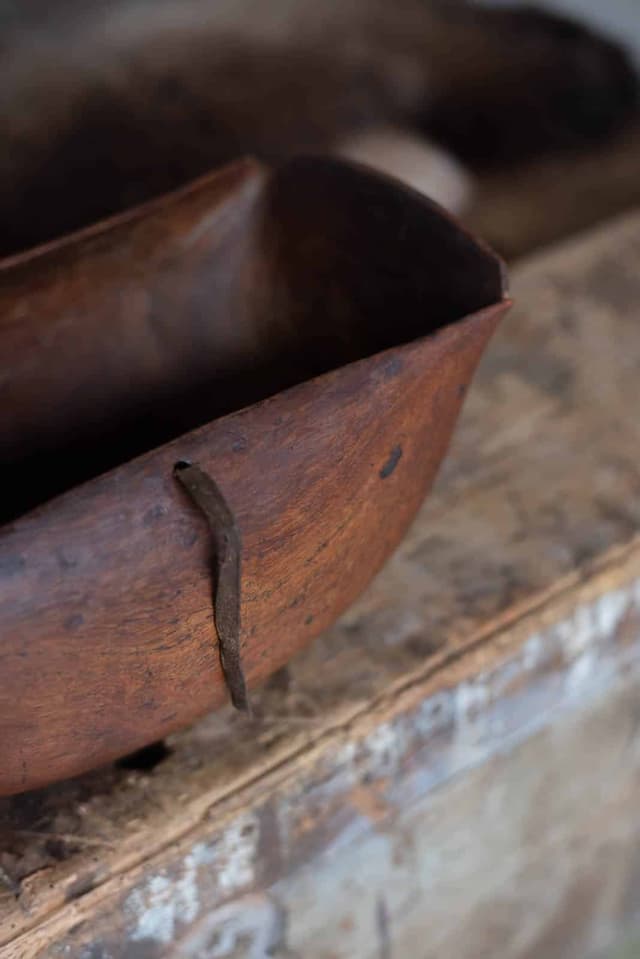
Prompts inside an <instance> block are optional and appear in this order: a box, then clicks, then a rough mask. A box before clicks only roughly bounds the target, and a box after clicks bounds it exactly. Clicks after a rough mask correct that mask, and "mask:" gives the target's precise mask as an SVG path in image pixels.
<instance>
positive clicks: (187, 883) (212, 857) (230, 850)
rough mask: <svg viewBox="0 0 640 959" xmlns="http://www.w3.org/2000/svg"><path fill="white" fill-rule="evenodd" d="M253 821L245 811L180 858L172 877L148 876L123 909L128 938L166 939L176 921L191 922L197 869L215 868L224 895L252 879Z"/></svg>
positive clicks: (196, 895)
mask: <svg viewBox="0 0 640 959" xmlns="http://www.w3.org/2000/svg"><path fill="white" fill-rule="evenodd" d="M258 833H259V828H258V822H257V820H256V819H255V817H254V816H251V815H249V814H247V815H245V816H242V817H240V818H239V819H237V820H235V821H234V822H233V823H232V824H231V825H230V826H229V827H228V828H227V829H225V830H224V832H223V833H222V835H221V836H220V837H218V839H217V840H216V841H215V842H212V843H202V842H201V843H197V844H196V845H195V846H194V847H193V848H192V849H191V850H190V852H189V853H188V854H187V855H186V856H185V857H184V859H183V861H182V868H181V871H180V874H179V876H178V877H177V878H174V879H172V878H170V877H168V876H166V875H165V874H163V873H159V874H157V875H155V876H151V877H150V878H148V879H147V881H146V882H145V883H144V885H142V886H141V887H138V888H137V889H135V890H134V891H133V892H132V893H131V894H130V895H129V896H128V898H127V900H126V903H125V912H126V913H127V915H128V916H129V918H130V922H131V924H132V932H131V939H132V940H133V941H134V942H138V941H140V940H143V939H151V940H154V941H156V942H160V943H170V942H172V941H173V940H174V938H175V933H176V927H177V925H178V924H187V923H192V922H193V921H194V920H195V919H197V918H198V915H199V914H200V911H201V903H200V892H199V887H200V884H199V871H200V870H201V869H203V868H206V869H209V870H210V871H212V872H213V873H214V876H215V883H216V885H217V887H218V889H219V891H220V893H221V894H223V895H228V894H230V893H234V892H238V891H239V890H241V889H243V888H246V887H248V886H250V885H251V884H252V882H253V881H254V878H255V861H256V855H257V844H258V838H259V836H258Z"/></svg>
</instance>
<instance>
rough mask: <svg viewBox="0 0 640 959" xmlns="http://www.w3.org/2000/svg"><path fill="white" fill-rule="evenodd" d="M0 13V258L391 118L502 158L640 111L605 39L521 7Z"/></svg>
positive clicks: (133, 7) (585, 134) (36, 5)
mask: <svg viewBox="0 0 640 959" xmlns="http://www.w3.org/2000/svg"><path fill="white" fill-rule="evenodd" d="M52 6H53V7H55V9H52ZM2 10H3V15H4V21H5V24H6V29H5V30H4V33H3V35H2V38H1V40H0V51H1V56H0V118H1V119H0V223H2V230H1V232H0V255H2V254H7V253H10V252H15V251H17V250H21V249H25V248H28V247H30V246H32V245H34V244H37V243H41V242H43V241H45V240H49V239H52V238H54V237H56V236H58V235H60V234H62V233H65V232H69V231H71V230H74V229H76V228H78V227H80V226H83V225H86V224H88V223H91V222H93V221H96V220H99V219H101V218H103V217H105V216H108V215H110V214H112V213H115V212H119V211H121V210H124V209H126V208H128V207H131V206H133V205H136V204H138V203H140V202H143V201H144V200H147V199H149V198H151V197H154V196H158V195H159V194H162V193H164V192H166V191H168V190H171V189H174V188H176V187H179V186H180V185H182V184H183V183H185V182H187V181H188V180H190V179H192V178H193V177H195V176H198V175H200V174H203V173H205V172H206V171H208V170H210V169H211V168H212V167H214V166H216V165H218V164H220V163H224V162H227V161H229V160H232V159H235V158H236V157H238V156H239V155H242V154H246V153H251V154H254V155H256V156H258V157H260V158H263V159H266V160H268V161H270V162H280V161H282V160H284V159H287V158H289V157H290V156H292V155H294V154H299V153H305V152H310V151H311V152H318V151H332V150H334V149H336V148H338V147H339V145H340V143H341V142H343V140H344V138H345V137H349V136H350V135H351V134H353V133H354V131H356V132H357V131H362V130H365V131H366V130H368V129H371V128H376V127H380V126H381V125H393V126H394V127H396V128H397V127H401V128H403V129H405V130H408V131H411V130H413V131H416V132H420V131H421V132H422V133H427V134H428V135H430V136H434V137H437V138H438V139H440V140H441V141H442V142H443V143H445V144H447V145H448V146H449V147H450V149H451V150H453V151H454V152H457V153H458V154H459V155H460V156H462V157H464V158H466V159H467V160H469V161H472V163H473V164H482V165H489V166H491V167H499V166H504V165H505V164H508V163H510V162H512V161H513V159H514V158H520V159H521V158H523V157H530V156H532V155H534V154H540V153H548V152H553V151H556V150H558V149H560V148H562V149H565V148H567V147H568V148H571V149H574V150H575V149H579V148H581V147H583V146H584V144H586V143H591V142H593V141H594V140H598V139H600V138H602V137H606V136H607V135H608V134H610V133H611V132H612V131H613V130H614V129H616V128H618V127H620V126H621V125H622V124H623V123H624V122H625V120H626V119H627V118H628V117H629V116H630V115H631V114H632V113H633V112H634V110H635V109H636V100H637V98H636V78H635V76H634V73H633V70H632V68H631V66H630V64H629V62H628V61H627V59H626V57H625V55H624V54H623V52H622V51H621V50H620V49H619V48H618V47H616V46H615V44H613V43H611V42H609V41H606V40H604V39H602V38H600V37H598V36H596V35H595V34H594V33H592V32H591V31H589V30H587V29H585V28H583V27H580V26H578V25H577V24H575V23H574V22H572V21H570V20H566V19H563V18H560V17H557V16H554V15H550V14H546V13H541V12H538V11H535V10H532V9H516V10H512V9H487V8H485V7H479V6H476V5H471V4H466V3H464V2H439V0H431V2H428V0H396V2H395V3H393V4H391V3H389V2H388V0H369V2H368V3H363V2H361V0H325V2H323V3H322V4H318V3H317V2H316V0H270V2H269V3H263V4H256V3H255V2H251V0H237V3H235V4H234V5H233V6H231V5H226V4H214V3H211V2H204V0H184V2H182V3H176V2H174V3H160V2H158V3H156V4H151V3H144V2H135V0H119V2H114V3H111V4H107V3H105V2H104V0H90V2H87V3H83V4H80V3H78V2H77V0H64V2H63V3H60V0H58V3H57V4H55V5H52V4H48V5H45V4H43V3H42V2H41V0H37V2H30V3H26V4H18V3H17V2H16V3H13V4H6V3H5V4H4V6H3V8H2Z"/></svg>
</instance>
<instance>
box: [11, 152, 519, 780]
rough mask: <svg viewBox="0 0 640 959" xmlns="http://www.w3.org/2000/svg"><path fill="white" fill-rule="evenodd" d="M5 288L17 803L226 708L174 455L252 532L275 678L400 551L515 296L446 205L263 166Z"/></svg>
mask: <svg viewBox="0 0 640 959" xmlns="http://www.w3.org/2000/svg"><path fill="white" fill-rule="evenodd" d="M0 277H1V280H2V282H1V284H0V317H1V319H0V337H1V340H0V342H1V343H2V349H1V350H0V356H1V358H0V436H1V437H2V452H1V456H2V466H3V477H4V479H5V481H6V482H5V484H4V487H5V488H4V495H3V510H4V521H5V523H4V525H3V526H2V527H1V528H0V590H1V600H2V601H1V605H0V793H2V794H9V793H14V792H19V791H21V790H26V789H31V788H33V787H36V786H41V785H43V784H45V783H48V782H51V781H53V780H56V779H60V778H62V777H66V776H71V775H74V774H76V773H80V772H82V771H83V770H87V769H89V768H91V767H95V766H96V765H99V764H101V763H104V762H107V761H110V760H113V759H115V758H117V757H119V756H122V755H124V754H126V753H128V752H131V751H133V750H135V749H137V748H139V747H141V746H144V745H145V744H147V743H149V742H151V741H153V740H156V739H158V738H160V737H162V736H165V735H166V734H168V733H170V732H171V731H173V730H176V729H178V728H179V727H182V726H184V725H185V724H188V723H189V722H191V721H192V720H194V719H195V718H196V717H198V716H201V715H202V714H203V713H205V712H207V710H210V709H212V708H214V707H216V706H219V705H220V704H221V703H223V702H224V701H225V700H226V698H227V691H226V688H225V682H224V676H223V673H222V670H221V665H220V656H219V651H218V649H217V648H216V647H217V639H216V631H215V628H214V620H213V616H212V569H211V536H210V531H209V529H208V527H207V524H206V522H205V519H204V517H203V516H202V514H201V513H200V512H199V510H198V509H197V508H196V507H195V506H194V504H193V503H192V502H191V500H190V499H189V497H188V496H187V495H186V494H185V491H184V489H183V488H182V487H181V485H180V483H178V482H177V481H176V478H175V476H174V465H175V464H176V462H177V461H183V460H187V461H191V462H195V463H197V464H199V466H200V467H201V468H202V469H203V470H205V471H206V472H207V474H209V475H210V476H211V477H212V478H213V479H214V480H215V481H216V483H217V484H218V486H219V488H220V490H221V491H222V494H223V496H224V498H225V500H226V503H227V504H228V505H229V507H230V509H231V510H232V511H233V514H234V515H235V518H236V521H237V525H238V528H239V530H240V534H241V539H242V574H241V614H242V627H241V634H240V639H241V650H242V661H243V664H244V672H245V675H246V678H247V681H248V684H249V687H252V686H253V685H254V684H256V683H259V682H260V681H261V680H262V679H264V678H265V677H266V676H267V675H268V674H269V673H271V672H273V671H274V670H276V669H278V668H279V667H280V666H282V665H283V664H285V663H286V662H287V661H288V660H289V659H290V658H291V657H292V655H293V654H294V653H295V652H296V651H297V650H298V649H300V648H301V647H302V646H304V645H305V644H307V643H309V642H310V640H311V639H313V637H314V636H316V635H317V634H318V633H320V632H321V631H322V630H324V629H326V628H327V627H328V626H329V625H330V624H331V623H332V622H333V621H334V620H335V619H336V617H337V616H338V615H339V614H340V613H341V612H342V611H343V610H344V609H345V607H347V606H348V605H349V604H350V603H351V602H352V601H353V600H354V598H355V597H356V596H357V595H358V594H359V593H360V592H361V591H362V589H363V588H364V587H365V586H366V585H367V583H368V582H369V580H370V579H371V577H372V576H373V575H374V573H375V572H376V571H377V570H378V569H379V568H380V567H381V565H382V564H383V563H384V561H385V559H386V558H387V557H388V556H389V554H390V553H391V552H392V551H393V550H394V549H395V547H396V546H397V544H398V542H399V541H400V539H401V538H402V536H403V534H404V532H405V530H406V529H407V526H408V524H409V523H410V521H411V519H412V517H413V516H414V514H415V512H416V510H417V509H418V507H419V505H420V503H421V502H422V500H423V497H424V496H425V493H426V492H427V490H428V489H429V487H430V485H431V483H432V481H433V478H434V476H435V473H436V470H437V469H438V466H439V464H440V461H441V460H442V457H443V455H444V453H445V451H446V448H447V444H448V442H449V439H450V436H451V432H452V429H453V427H454V424H455V422H456V418H457V416H458V413H459V410H460V406H461V403H462V401H463V397H464V394H465V392H466V390H467V387H468V385H469V381H470V378H471V376H472V374H473V372H474V369H475V366H476V364H477V362H478V359H479V357H480V355H481V353H482V351H483V349H484V347H485V345H486V343H487V340H488V338H489V336H490V335H491V333H492V331H493V330H494V328H495V326H496V324H497V322H498V320H499V318H500V317H501V315H502V314H503V312H504V311H505V309H506V307H507V306H508V300H507V298H506V296H505V280H504V272H503V269H502V266H501V263H500V261H499V260H498V259H497V258H496V257H495V255H493V254H492V253H491V252H490V251H489V250H487V249H486V248H485V247H483V246H482V245H480V244H479V243H478V242H477V241H476V240H474V239H473V238H471V237H470V236H468V235H467V234H466V233H465V232H464V231H463V230H462V229H461V228H460V227H459V226H458V225H457V224H456V223H455V222H454V221H452V220H451V219H450V218H449V217H448V216H447V215H446V214H444V213H443V212H442V211H441V210H440V209H438V208H437V207H436V206H434V205H433V204H432V203H431V202H429V201H428V200H426V199H425V198H424V197H422V196H420V195H418V194H416V193H414V192H412V191H410V190H407V189H405V188H403V187H402V186H400V185H399V184H398V183H396V182H394V181H391V180H388V179H386V178H384V177H381V176H378V175H374V174H373V173H370V172H367V171H365V170H364V169H360V168H358V167H354V166H350V165H348V164H345V163H342V162H338V161H333V160H328V159H309V160H298V161H295V162H292V163H290V164H289V165H287V166H285V167H284V168H282V169H280V170H278V171H276V172H275V173H270V172H268V171H267V170H265V169H264V168H262V167H261V166H260V165H258V164H256V163H254V162H251V161H243V162H241V163H238V164H235V165H233V166H232V167H229V168H226V169H225V170H223V171H222V172H220V173H217V174H215V175H213V176H210V177H208V178H205V179H203V180H201V181H198V182H197V183H195V184H192V185H190V186H189V187H188V188H186V189H184V190H182V191H180V192H178V193H176V194H173V195H171V196H169V197H164V198H162V199H161V200H159V201H157V202H153V203H151V204H148V205H146V206H145V207H142V208H140V209H138V210H135V211H133V212H132V213H129V214H127V215H125V216H122V217H118V218H115V219H113V220H111V221H108V222H106V223H104V224H100V225H98V226H97V227H94V228H91V229H89V230H85V231H82V232H81V233H78V234H75V235H74V236H72V237H68V238H65V239H63V240H61V241H59V242H56V243H53V244H49V245H47V246H46V247H42V248H40V249H38V250H35V251H32V252H30V253H27V254H24V255H20V256H17V257H13V258H11V259H9V260H5V261H4V262H3V263H1V264H0ZM214 585H215V584H214Z"/></svg>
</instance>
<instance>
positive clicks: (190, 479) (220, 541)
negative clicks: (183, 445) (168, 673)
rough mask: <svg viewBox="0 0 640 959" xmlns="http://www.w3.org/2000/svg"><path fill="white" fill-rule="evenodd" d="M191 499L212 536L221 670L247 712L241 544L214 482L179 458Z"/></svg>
mask: <svg viewBox="0 0 640 959" xmlns="http://www.w3.org/2000/svg"><path fill="white" fill-rule="evenodd" d="M174 475H175V476H176V478H177V479H178V480H179V481H180V483H181V484H182V486H183V487H184V489H185V490H186V491H187V493H188V494H189V496H190V497H191V499H192V500H193V502H194V503H195V504H196V506H198V508H199V509H200V510H201V511H202V512H203V513H204V515H205V517H206V519H207V522H208V523H209V528H210V530H211V535H212V538H213V605H214V621H215V627H216V632H217V634H218V640H219V643H220V661H221V663H222V671H223V673H224V678H225V681H226V684H227V689H228V690H229V695H230V696H231V702H232V703H233V705H234V706H235V707H236V709H241V710H244V711H245V712H250V706H249V697H248V694H247V684H246V681H245V677H244V672H243V669H242V661H241V658H240V566H241V554H242V546H241V541H240V531H239V529H238V524H237V523H236V518H235V516H234V515H233V512H232V510H231V509H230V507H229V505H228V503H227V501H226V500H225V498H224V496H223V495H222V493H221V491H220V489H219V488H218V485H217V483H215V481H214V480H213V479H212V478H211V477H210V476H208V475H207V473H205V472H204V470H202V469H200V467H199V466H197V465H195V464H192V463H188V462H186V461H181V462H179V463H176V465H175V467H174Z"/></svg>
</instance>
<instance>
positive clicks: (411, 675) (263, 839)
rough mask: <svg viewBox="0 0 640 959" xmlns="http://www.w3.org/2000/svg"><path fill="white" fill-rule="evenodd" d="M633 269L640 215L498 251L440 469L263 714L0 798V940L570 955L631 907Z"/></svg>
mask: <svg viewBox="0 0 640 959" xmlns="http://www.w3.org/2000/svg"><path fill="white" fill-rule="evenodd" d="M639 262H640V214H635V215H631V216H627V217H626V218H623V219H621V220H619V221H617V222H615V223H612V224H610V225H608V226H606V227H605V228H603V229H600V230H599V231H597V232H596V233H593V234H591V235H588V236H586V237H583V238H581V239H579V240H577V241H575V242H573V243H570V244H569V245H566V246H562V247H559V248H557V249H555V250H552V251H550V252H548V253H545V254H544V255H541V256H538V257H536V258H535V259H533V260H531V261H530V262H528V263H525V264H523V265H521V266H520V267H519V269H517V270H516V271H515V280H514V283H513V292H514V296H515V298H516V303H517V307H516V309H515V310H514V311H513V312H512V314H511V315H510V317H509V318H508V319H507V321H506V322H505V323H504V326H503V328H502V330H501V331H500V332H499V333H498V335H497V337H496V339H495V340H494V342H493V344H492V346H491V348H490V350H489V353H488V355H487V357H486V360H485V362H484V364H483V366H482V367H481V370H480V373H479V375H478V378H477V380H476V381H475V385H474V387H473V390H472V391H471V394H470V396H469V399H468V403H467V406H466V409H465V413H464V416H463V419H462V422H461V425H460V427H459V429H458V432H457V435H456V439H455V442H454V447H453V449H452V452H451V454H450V456H449V458H448V460H447V463H446V466H445V468H444V470H443V472H442V474H441V477H440V480H439V484H438V489H437V491H436V492H435V493H434V495H433V496H432V497H431V499H430V500H429V501H428V502H427V503H426V504H425V507H424V509H423V510H422V512H421V514H420V516H419V519H418V521H417V522H416V523H415V525H414V526H413V528H412V530H411V532H410V534H409V536H408V537H407V539H406V540H405V542H404V543H403V545H402V547H401V549H400V550H399V552H398V553H397V555H396V556H395V558H394V559H393V561H392V562H391V563H390V564H389V565H388V566H387V567H386V569H385V570H384V571H383V573H382V574H381V575H380V576H379V577H378V579H377V580H376V582H375V583H374V585H373V586H372V587H371V588H370V589H369V591H368V593H367V594H366V596H365V597H364V598H363V599H362V600H361V601H360V602H359V604H358V605H357V607H354V608H353V609H352V610H351V611H350V612H349V614H348V615H347V616H346V617H345V618H344V619H343V620H342V621H341V623H340V624H339V625H338V626H337V627H336V628H334V629H333V630H332V631H331V632H329V633H328V634H326V635H324V636H323V637H322V638H321V639H320V640H319V641H318V642H316V643H315V645H314V646H313V647H312V648H311V649H310V650H308V651H307V652H306V653H304V654H303V655H301V656H299V657H298V658H297V659H296V660H295V661H294V663H293V664H292V668H291V671H290V679H289V683H288V686H287V684H286V683H284V682H283V683H282V684H281V685H280V687H279V686H278V684H277V683H272V684H271V685H270V687H269V688H268V689H265V690H264V691H263V692H262V693H261V694H260V695H259V697H258V698H259V702H258V707H259V714H260V718H258V719H256V720H253V721H250V720H248V719H246V718H243V717H242V716H239V715H235V714H233V713H232V712H231V710H225V711H223V712H220V713H217V714H215V715H213V716H211V718H210V719H207V720H206V721H204V722H202V723H200V724H199V725H197V726H195V727H193V728H192V729H191V730H189V731H188V732H185V733H183V734H180V735H178V736H176V737H174V738H173V739H172V740H171V741H170V742H169V747H170V749H171V753H170V755H169V756H168V757H167V758H166V759H164V760H163V761H162V762H160V763H159V764H158V765H157V766H156V767H155V768H154V769H153V770H150V771H146V772H145V771H140V770H138V771H131V770H126V769H122V768H118V769H115V768H112V769H108V770H105V771H104V772H100V773H97V774H94V775H92V776H89V777H84V778H82V779H80V780H76V781H75V782H72V783H68V784H64V785H62V786H59V787H55V788H51V789H49V790H46V791H43V792H40V793H35V794H31V795H30V796H28V797H26V798H25V797H16V798H15V799H13V800H4V801H2V803H1V805H0V813H1V815H2V834H1V836H0V865H2V866H3V867H4V869H5V870H6V871H8V872H11V873H12V875H14V876H15V877H16V878H22V879H23V887H22V894H21V896H20V899H19V900H18V901H16V900H15V899H14V898H13V896H12V895H11V894H10V893H9V892H7V893H6V894H3V893H0V955H2V957H3V959H25V957H31V956H38V957H47V959H53V957H60V956H65V957H78V959H80V957H81V959H89V957H91V959H98V957H100V959H106V957H109V959H143V957H144V959H155V957H160V956H165V955H171V956H180V957H191V959H195V957H196V956H205V955H206V956H208V955H211V956H212V957H213V956H216V957H219V956H229V957H231V956H251V957H253V956H256V957H257V956H263V955H265V956H266V955H267V954H268V955H271V956H276V957H282V959H284V957H292V956H296V957H304V959H328V957H329V956H331V957H339V959H358V957H368V956H378V957H379V956H385V957H386V956H391V955H393V956H396V955H397V956H402V957H403V959H411V957H414V956H415V957H418V956H419V957H420V959H425V957H427V959H431V957H436V956H438V957H440V956H445V955H446V956H456V959H478V957H480V956H485V955H486V956H489V955H491V956H494V955H499V956H500V959H533V957H536V959H538V957H541V956H544V957H545V959H553V957H555V956H557V957H560V956H561V957H563V959H571V957H574V956H575V957H576V959H578V957H579V959H584V957H585V956H587V955H591V954H594V955H597V954H598V950H603V949H604V948H606V947H607V946H608V945H609V944H610V943H611V942H613V941H614V940H615V939H616V937H617V936H619V935H620V933H621V930H624V929H626V928H627V927H631V926H632V925H633V924H634V923H635V922H637V921H638V920H639V919H640V896H639V895H638V876H639V875H640V817H638V815H637V806H638V801H637V797H638V787H639V786H640V731H639V728H638V715H639V712H638V705H637V704H638V693H639V692H640V537H639V535H638V533H639V530H640V416H639V415H638V412H639V406H640V327H639V325H638V319H639V311H640V307H639V305H638V304H640V271H639V270H638V263H639ZM269 950H271V951H269Z"/></svg>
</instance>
